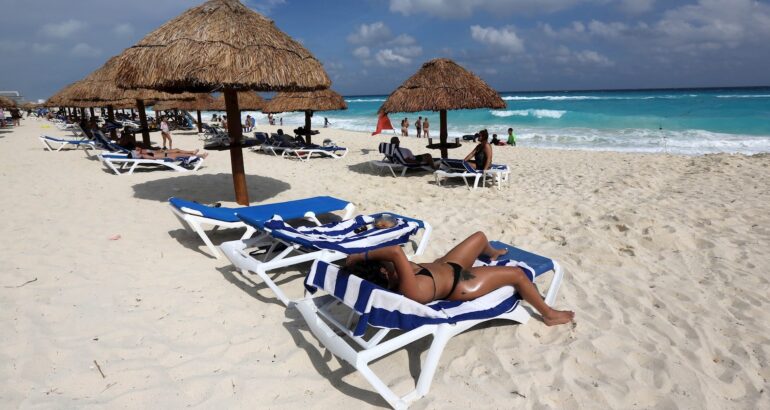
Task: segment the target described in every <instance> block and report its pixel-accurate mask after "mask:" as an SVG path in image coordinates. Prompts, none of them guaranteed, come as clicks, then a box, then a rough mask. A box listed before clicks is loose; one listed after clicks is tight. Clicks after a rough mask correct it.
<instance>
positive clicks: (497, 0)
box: [390, 0, 607, 18]
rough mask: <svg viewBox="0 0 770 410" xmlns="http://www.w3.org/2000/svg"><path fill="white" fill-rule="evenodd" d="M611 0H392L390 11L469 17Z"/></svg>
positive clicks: (566, 6) (558, 9)
mask: <svg viewBox="0 0 770 410" xmlns="http://www.w3.org/2000/svg"><path fill="white" fill-rule="evenodd" d="M606 2H607V0H390V11H392V12H394V13H401V14H403V15H405V16H409V15H421V14H429V15H432V16H436V17H442V18H465V17H470V16H471V15H473V14H474V13H475V12H476V10H483V11H486V12H488V13H490V14H495V15H500V14H503V15H509V14H512V13H531V14H535V13H552V12H556V11H561V10H566V9H569V8H572V7H574V6H576V5H579V4H584V3H598V4H603V3H606Z"/></svg>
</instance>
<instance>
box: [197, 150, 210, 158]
mask: <svg viewBox="0 0 770 410" xmlns="http://www.w3.org/2000/svg"><path fill="white" fill-rule="evenodd" d="M196 151H197V150H196ZM195 155H197V156H199V157H201V158H206V157H208V156H209V153H208V152H202V153H200V154H198V153H197V152H196V153H195Z"/></svg>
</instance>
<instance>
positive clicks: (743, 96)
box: [717, 94, 770, 98]
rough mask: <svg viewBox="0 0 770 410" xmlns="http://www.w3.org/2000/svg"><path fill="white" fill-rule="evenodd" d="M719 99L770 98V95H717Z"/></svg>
mask: <svg viewBox="0 0 770 410" xmlns="http://www.w3.org/2000/svg"><path fill="white" fill-rule="evenodd" d="M717 98H770V94H732V95H731V94H727V95H717Z"/></svg>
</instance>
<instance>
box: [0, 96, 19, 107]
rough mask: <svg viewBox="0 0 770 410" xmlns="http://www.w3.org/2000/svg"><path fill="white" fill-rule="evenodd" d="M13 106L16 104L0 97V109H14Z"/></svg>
mask: <svg viewBox="0 0 770 410" xmlns="http://www.w3.org/2000/svg"><path fill="white" fill-rule="evenodd" d="M15 106H16V102H15V101H13V100H12V99H10V98H8V97H3V96H0V107H3V108H11V107H15Z"/></svg>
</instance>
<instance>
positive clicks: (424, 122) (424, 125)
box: [422, 117, 430, 138]
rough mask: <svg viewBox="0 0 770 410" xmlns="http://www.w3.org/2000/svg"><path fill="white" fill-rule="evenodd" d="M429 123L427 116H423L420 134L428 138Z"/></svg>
mask: <svg viewBox="0 0 770 410" xmlns="http://www.w3.org/2000/svg"><path fill="white" fill-rule="evenodd" d="M429 129H430V123H428V117H425V119H424V120H422V135H423V136H424V137H425V138H430V131H429Z"/></svg>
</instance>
